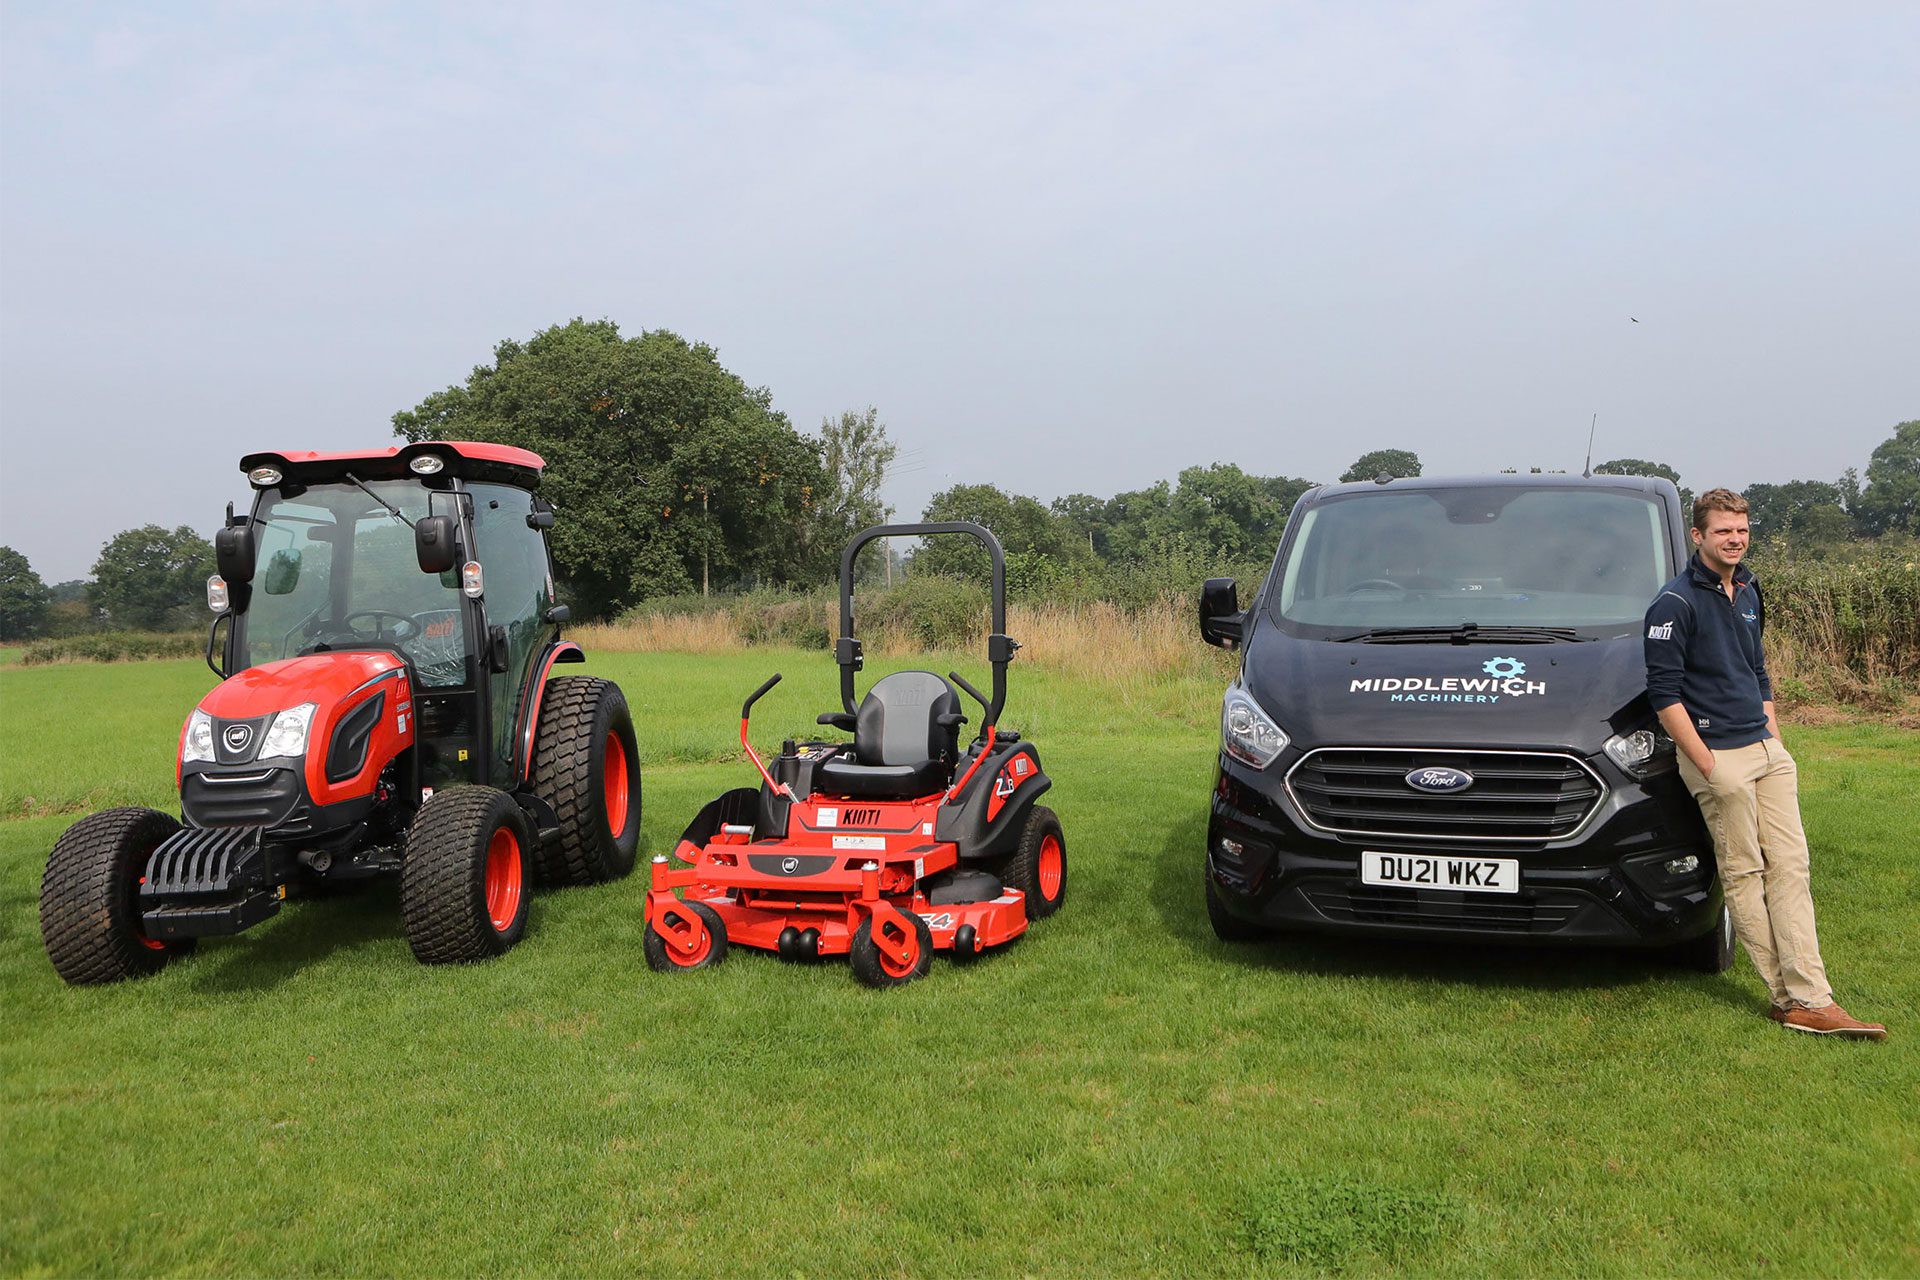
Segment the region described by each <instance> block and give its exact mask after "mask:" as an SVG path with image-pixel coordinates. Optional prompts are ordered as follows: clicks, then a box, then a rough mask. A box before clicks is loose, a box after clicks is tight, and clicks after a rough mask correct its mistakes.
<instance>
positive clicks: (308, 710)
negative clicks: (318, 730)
mask: <svg viewBox="0 0 1920 1280" xmlns="http://www.w3.org/2000/svg"><path fill="white" fill-rule="evenodd" d="M313 711H314V706H313V704H312V703H311V702H303V703H301V704H300V705H299V706H297V707H289V708H288V709H287V710H285V711H282V712H280V713H279V714H278V715H276V716H274V718H273V723H272V724H270V725H268V726H267V736H266V737H265V738H264V739H262V740H261V743H260V755H261V757H262V758H263V759H265V758H269V757H273V756H303V755H305V754H307V726H308V725H310V724H312V723H313Z"/></svg>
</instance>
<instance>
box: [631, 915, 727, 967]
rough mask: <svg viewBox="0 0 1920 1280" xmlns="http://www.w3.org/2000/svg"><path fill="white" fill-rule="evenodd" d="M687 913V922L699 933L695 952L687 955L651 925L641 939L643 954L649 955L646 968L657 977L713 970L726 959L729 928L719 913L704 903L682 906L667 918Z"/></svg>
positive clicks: (695, 943) (694, 947) (687, 952)
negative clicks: (682, 971) (687, 971)
mask: <svg viewBox="0 0 1920 1280" xmlns="http://www.w3.org/2000/svg"><path fill="white" fill-rule="evenodd" d="M680 911H684V912H686V917H685V919H686V920H687V922H688V923H690V924H691V925H693V927H694V928H695V929H697V930H698V931H699V932H698V935H697V936H696V938H695V939H694V944H693V950H692V951H691V952H689V951H685V950H683V949H681V948H680V947H676V946H673V945H671V944H669V943H668V941H667V939H666V937H665V935H663V934H662V933H661V932H660V931H659V930H658V929H656V928H654V927H653V925H652V924H648V925H647V928H646V932H645V933H644V934H643V935H642V936H641V939H640V946H641V950H643V951H645V952H646V955H647V968H649V969H651V970H653V971H654V972H655V973H678V972H679V971H681V970H683V969H711V968H712V967H713V966H714V965H716V964H719V963H720V962H721V961H722V960H725V959H726V958H727V925H726V922H725V921H724V920H722V919H721V918H720V913H719V912H718V911H715V910H714V909H713V908H712V907H710V906H708V905H707V904H706V903H704V902H682V903H680V904H679V905H678V906H674V907H669V908H667V913H668V914H673V913H675V912H680Z"/></svg>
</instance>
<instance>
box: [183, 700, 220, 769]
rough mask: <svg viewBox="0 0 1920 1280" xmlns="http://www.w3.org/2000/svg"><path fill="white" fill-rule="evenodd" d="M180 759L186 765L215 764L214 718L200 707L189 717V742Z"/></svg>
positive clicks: (185, 745)
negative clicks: (194, 763)
mask: <svg viewBox="0 0 1920 1280" xmlns="http://www.w3.org/2000/svg"><path fill="white" fill-rule="evenodd" d="M180 759H181V762H182V763H184V764H192V763H193V762H194V761H196V760H200V761H205V762H206V763H208V764H212V763H213V717H212V716H210V715H208V714H207V713H206V712H204V711H202V710H200V708H198V707H195V708H194V709H193V714H192V715H190V716H188V717H187V740H186V742H185V744H184V745H183V746H182V747H181V748H180Z"/></svg>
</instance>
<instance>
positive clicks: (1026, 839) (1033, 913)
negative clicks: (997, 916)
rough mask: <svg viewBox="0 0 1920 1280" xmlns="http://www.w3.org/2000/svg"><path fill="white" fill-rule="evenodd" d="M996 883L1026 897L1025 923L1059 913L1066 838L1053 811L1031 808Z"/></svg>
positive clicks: (1064, 881) (1063, 891)
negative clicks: (999, 881)
mask: <svg viewBox="0 0 1920 1280" xmlns="http://www.w3.org/2000/svg"><path fill="white" fill-rule="evenodd" d="M1000 879H1001V881H1002V882H1003V883H1005V884H1006V886H1007V887H1008V888H1009V889H1018V890H1019V891H1020V892H1021V893H1023V894H1025V895H1026V899H1027V919H1029V920H1044V919H1046V918H1047V917H1048V916H1050V915H1052V914H1053V913H1054V912H1056V911H1058V910H1059V909H1060V904H1061V903H1062V902H1065V901H1066V899H1067V837H1066V833H1065V832H1064V831H1062V830H1061V829H1060V819H1059V818H1058V817H1057V816H1056V815H1055V814H1054V812H1053V810H1051V809H1049V808H1047V807H1046V806H1045V805H1043V804H1037V805H1035V806H1033V809H1032V811H1031V812H1029V813H1028V814H1027V827H1026V830H1024V831H1022V832H1021V833H1020V847H1019V848H1018V849H1017V850H1015V851H1014V854H1013V856H1012V857H1011V858H1008V859H1007V862H1006V865H1005V866H1004V867H1003V868H1001V871H1000Z"/></svg>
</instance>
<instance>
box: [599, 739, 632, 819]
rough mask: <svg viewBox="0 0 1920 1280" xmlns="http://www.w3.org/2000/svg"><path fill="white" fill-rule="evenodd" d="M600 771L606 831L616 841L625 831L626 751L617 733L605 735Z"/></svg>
mask: <svg viewBox="0 0 1920 1280" xmlns="http://www.w3.org/2000/svg"><path fill="white" fill-rule="evenodd" d="M600 770H601V773H602V774H603V775H604V777H603V779H602V782H601V789H602V792H603V794H604V795H605V797H606V801H607V829H608V830H609V831H611V832H612V833H613V835H614V838H615V839H618V838H619V836H620V833H621V832H623V831H625V830H626V829H627V749H626V747H624V746H622V745H621V743H620V735H619V734H617V733H610V734H608V735H607V749H606V751H605V752H603V753H602V761H601V765H600Z"/></svg>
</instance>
